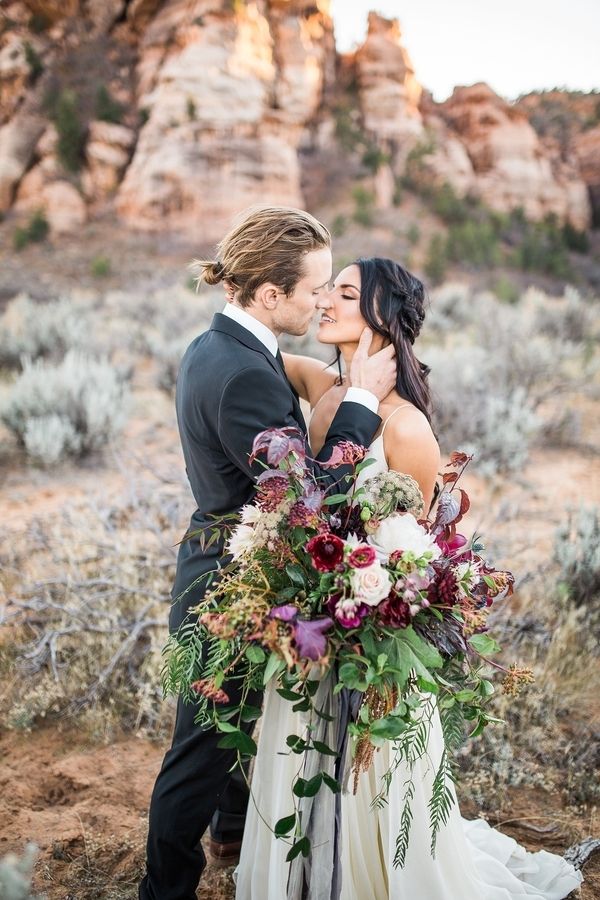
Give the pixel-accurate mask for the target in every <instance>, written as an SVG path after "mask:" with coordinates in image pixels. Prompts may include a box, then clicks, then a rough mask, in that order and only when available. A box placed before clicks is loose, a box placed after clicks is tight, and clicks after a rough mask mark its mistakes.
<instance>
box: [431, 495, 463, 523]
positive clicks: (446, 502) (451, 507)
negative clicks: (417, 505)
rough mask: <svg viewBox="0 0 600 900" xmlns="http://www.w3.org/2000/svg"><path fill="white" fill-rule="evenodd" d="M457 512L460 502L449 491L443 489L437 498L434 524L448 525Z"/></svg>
mask: <svg viewBox="0 0 600 900" xmlns="http://www.w3.org/2000/svg"><path fill="white" fill-rule="evenodd" d="M459 512H460V503H459V502H458V500H456V499H455V498H454V497H453V496H452V494H451V493H450V492H449V491H443V492H442V493H441V494H440V498H439V500H438V508H437V515H436V517H435V524H436V526H438V525H449V524H450V522H454V520H455V519H456V517H457V516H458V514H459Z"/></svg>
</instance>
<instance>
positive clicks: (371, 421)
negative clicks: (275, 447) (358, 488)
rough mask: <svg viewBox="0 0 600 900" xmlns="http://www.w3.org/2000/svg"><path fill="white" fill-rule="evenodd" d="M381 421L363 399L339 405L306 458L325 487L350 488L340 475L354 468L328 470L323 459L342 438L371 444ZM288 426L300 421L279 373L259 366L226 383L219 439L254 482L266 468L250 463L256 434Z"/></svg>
mask: <svg viewBox="0 0 600 900" xmlns="http://www.w3.org/2000/svg"><path fill="white" fill-rule="evenodd" d="M380 422H381V419H380V417H379V416H378V415H377V414H376V413H373V412H371V410H369V409H367V407H366V406H363V405H362V404H360V403H353V402H345V403H341V404H340V407H339V409H338V411H337V413H336V415H335V418H334V420H333V422H332V423H331V426H330V428H329V431H328V432H327V437H326V439H325V443H324V445H323V447H322V449H321V451H320V452H319V455H318V457H317V459H316V461H312V460H310V459H307V465H308V466H309V467H310V468H311V469H312V470H313V472H314V475H315V476H316V477H317V478H318V480H319V484H320V485H321V487H323V488H331V487H334V486H337V487H338V489H339V491H340V492H342V493H345V492H346V488H347V482H346V481H345V480H342V479H343V477H344V476H345V475H346V474H349V473H350V472H351V471H352V467H351V466H337V467H336V468H333V469H324V468H322V466H320V465H319V462H327V460H328V459H329V457H330V456H331V452H332V450H333V447H334V446H335V444H337V443H339V441H353V442H354V443H357V444H362V445H363V446H368V445H369V444H370V443H371V440H372V438H373V435H374V434H375V432H376V431H377V429H378V427H379V424H380ZM284 427H288V428H290V427H292V428H299V425H298V422H297V421H296V419H295V418H294V415H293V408H292V403H291V394H290V392H289V390H288V389H287V387H286V385H285V383H284V382H283V381H282V379H281V378H280V376H279V375H277V373H276V372H271V371H269V370H268V369H266V368H264V367H259V366H252V367H249V368H246V369H242V370H241V371H240V372H238V373H236V374H235V375H234V376H233V378H231V379H230V381H229V382H228V383H227V385H226V386H225V389H224V391H223V395H222V397H221V401H220V404H219V416H218V431H219V437H220V440H221V444H222V445H223V449H224V451H225V453H226V454H227V456H228V457H229V459H230V460H231V461H232V462H233V463H235V465H236V466H237V467H238V468H239V469H241V470H242V471H243V472H245V473H246V474H247V475H248V477H249V478H251V479H252V480H254V479H255V478H256V477H257V476H258V475H260V473H261V472H263V471H264V467H263V466H262V465H261V464H260V463H259V462H258V461H256V462H254V463H252V464H251V463H250V462H249V459H248V457H249V455H250V453H251V451H252V444H253V442H254V438H255V437H256V435H257V434H258V433H259V432H261V431H264V430H265V429H266V428H284ZM305 443H306V453H307V456H308V457H311V456H312V453H311V450H310V447H309V446H308V443H307V442H305Z"/></svg>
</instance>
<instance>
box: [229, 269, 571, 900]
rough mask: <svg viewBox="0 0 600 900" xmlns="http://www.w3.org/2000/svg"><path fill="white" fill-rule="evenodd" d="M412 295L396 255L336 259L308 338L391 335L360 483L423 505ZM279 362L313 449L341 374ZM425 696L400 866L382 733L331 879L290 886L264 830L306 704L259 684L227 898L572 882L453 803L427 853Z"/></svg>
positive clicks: (334, 896)
mask: <svg viewBox="0 0 600 900" xmlns="http://www.w3.org/2000/svg"><path fill="white" fill-rule="evenodd" d="M423 306H424V290H423V285H422V283H421V282H420V281H419V280H418V279H417V278H416V277H415V276H414V275H412V274H411V273H410V272H408V271H407V270H406V269H404V268H402V266H400V265H399V264H398V263H395V262H393V261H391V260H388V259H381V258H374V259H359V260H358V261H357V262H356V263H353V264H352V265H349V266H347V267H346V268H345V269H343V270H342V271H341V272H340V274H339V275H338V277H337V278H336V280H335V282H334V284H333V287H332V290H331V291H330V292H328V293H326V294H324V295H323V296H322V297H320V298H319V301H318V303H317V308H318V309H319V310H320V314H321V318H320V323H319V332H318V339H319V341H320V342H321V343H323V344H332V345H335V346H336V347H337V362H338V366H339V361H340V357H342V358H343V360H344V363H345V369H346V372H349V371H350V362H351V360H352V357H353V355H354V353H355V351H356V348H357V346H358V341H359V338H360V335H361V334H362V332H363V329H364V328H365V326H369V327H370V328H371V330H372V332H373V335H374V336H373V341H372V344H371V352H375V351H376V350H379V349H381V347H383V346H384V345H386V344H389V343H390V342H392V343H393V344H394V347H395V350H396V359H397V363H398V376H397V383H396V388H395V390H393V391H392V392H391V393H390V394H389V396H388V397H386V398H385V400H384V401H383V402H382V403H381V404H380V406H379V414H380V416H381V418H382V425H381V428H380V431H379V433H378V434H376V436H375V438H374V440H373V442H372V443H371V446H370V447H369V456H370V457H371V458H372V459H373V462H372V463H371V465H369V466H368V467H366V468H365V469H364V470H363V472H361V474H360V476H359V484H360V483H361V481H362V480H363V478H370V477H372V476H373V475H375V474H377V473H378V472H381V471H385V470H387V469H395V470H397V471H399V472H405V473H407V474H409V475H412V476H413V478H415V479H416V481H417V482H418V484H419V486H420V488H421V491H422V493H423V497H424V500H425V509H426V510H427V509H429V507H430V505H431V503H432V502H433V500H434V495H435V486H436V476H437V474H438V470H439V468H440V451H439V447H438V443H437V440H436V437H435V435H434V432H433V430H432V427H431V418H430V399H429V389H428V386H427V374H428V371H429V370H428V368H427V367H426V366H425V365H423V364H422V363H420V362H419V361H418V360H417V358H416V357H415V355H414V352H413V346H412V345H413V343H414V341H415V339H416V338H417V336H418V334H419V332H420V329H421V326H422V324H423V320H424V317H425V312H424V308H423ZM284 363H285V367H286V372H287V375H288V378H289V380H290V381H291V382H292V384H293V386H294V387H295V389H296V390H297V391H298V393H299V394H300V396H301V397H303V398H304V399H305V400H308V402H309V404H310V407H311V410H312V414H311V418H310V426H309V432H310V445H311V448H312V450H313V453H315V454H316V453H317V452H318V450H319V448H320V447H321V445H322V444H323V441H324V439H325V435H326V433H327V431H328V429H329V425H330V424H331V421H332V419H333V416H334V414H335V411H336V409H337V407H338V405H339V403H340V402H341V401H342V399H343V397H344V394H345V392H346V389H347V387H348V384H347V382H346V380H345V377H344V376H343V375H341V374H339V375H338V374H336V373H335V372H334V371H333V370H332V368H331V367H329V368H326V369H324V368H323V365H322V363H320V362H318V361H317V360H315V359H311V358H310V357H305V356H295V355H289V354H284ZM340 372H341V369H340ZM431 704H432V708H431V714H432V728H431V732H430V736H429V743H428V747H427V755H426V756H425V757H422V758H420V759H418V760H417V761H416V763H415V764H414V768H413V769H412V777H413V782H414V785H415V790H414V796H413V800H412V804H411V808H412V813H413V821H412V826H411V832H410V842H409V846H408V852H407V854H406V860H405V865H404V866H403V867H402V868H394V866H393V864H392V860H393V858H394V855H395V841H396V835H397V834H398V832H399V830H400V814H401V810H402V805H403V798H404V793H405V790H406V783H407V781H408V780H409V778H410V774H411V771H410V769H409V765H408V763H406V762H404V761H403V762H402V764H401V765H400V766H399V767H398V768H397V769H396V770H395V772H394V775H393V777H392V779H391V784H390V787H389V793H388V796H387V803H386V804H385V805H383V806H378V807H375V808H373V809H372V808H371V807H372V801H373V800H374V798H375V797H376V796H377V794H379V792H380V791H381V788H382V784H381V777H382V775H383V774H384V773H385V772H386V770H387V769H388V768H389V766H390V763H391V762H392V759H393V749H390V743H389V742H387V743H386V745H385V746H384V747H382V748H381V749H380V750H378V751H377V752H376V753H375V755H374V760H373V763H372V765H371V768H370V769H369V771H367V772H365V773H363V774H362V775H361V777H360V780H359V784H358V790H357V792H356V794H353V793H351V792H350V793H347V794H343V795H342V801H341V859H340V863H341V865H340V866H339V867H338V868H339V870H340V871H341V886H340V885H339V884H336V883H335V879H334V878H333V877H332V873H325V874H323V873H321V874H320V877H318V878H317V877H315V873H313V877H312V878H311V880H310V888H309V891H308V893H302V892H300V893H298V892H297V890H296V891H295V889H293V888H291V887H289V886H288V874H289V869H290V865H289V863H286V861H285V857H286V855H287V852H288V850H289V845H288V844H287V843H286V842H285V841H282V840H277V839H276V838H275V837H274V836H273V833H272V829H273V827H274V825H275V823H276V822H277V820H278V819H280V818H282V817H284V816H288V815H289V814H290V812H292V811H293V804H292V793H291V785H292V781H293V779H294V776H295V775H296V774H298V772H297V770H298V766H299V757H298V756H297V755H295V754H293V753H291V752H290V751H289V749H288V748H287V746H286V742H285V740H286V736H287V735H289V734H298V735H302V734H303V729H304V734H306V727H307V721H306V718H305V716H306V714H304V713H302V712H293V710H292V704H291V703H289V702H288V701H287V700H284V699H282V698H281V697H280V696H279V695H278V694H277V693H276V690H275V687H274V684H273V682H271V683H270V684H269V685H267V688H266V691H265V702H264V707H263V717H262V723H261V730H260V738H259V743H258V754H257V757H256V760H255V766H254V773H253V778H252V785H251V792H252V796H251V800H250V803H249V806H248V813H247V818H246V826H245V831H244V839H243V844H242V850H241V857H240V863H239V866H238V869H237V873H236V876H237V877H236V900H305V897H306V900H513V898H514V900H516V898H523V897H524V898H532V900H561V898H564V897H566V896H567V895H568V894H569V893H570V892H571V891H572V890H574V889H575V888H576V887H577V886H578V885H579V884H580V883H581V880H582V878H581V875H580V874H579V873H578V872H577V871H576V870H575V869H574V868H573V867H572V866H571V865H570V864H568V863H567V862H565V860H563V859H562V858H561V857H559V856H555V855H553V854H551V853H547V852H546V851H544V850H541V851H539V852H538V853H528V852H527V851H526V850H525V849H524V848H523V847H521V846H519V845H518V844H517V843H516V841H514V840H513V839H512V838H509V837H508V836H506V835H504V834H502V833H501V832H499V831H496V830H494V829H492V828H491V827H490V826H489V825H488V824H487V822H485V821H484V820H483V819H477V820H475V821H472V822H468V821H466V820H464V819H462V817H461V815H460V811H459V809H458V805H457V804H456V803H455V804H454V806H453V808H452V811H451V814H450V817H449V820H448V822H447V824H446V825H445V826H443V827H442V828H441V830H440V833H439V835H438V839H437V846H436V854H435V858H434V857H432V856H431V854H430V849H429V848H430V834H429V809H428V806H427V804H428V800H429V798H430V796H431V788H432V782H433V778H434V775H435V772H436V770H437V766H438V764H439V762H440V758H441V755H442V751H443V736H442V730H441V724H440V720H439V715H438V713H437V710H436V709H435V703H434V700H433V698H432V699H431ZM318 797H319V795H317V798H316V799H317V802H318ZM316 882H318V883H316Z"/></svg>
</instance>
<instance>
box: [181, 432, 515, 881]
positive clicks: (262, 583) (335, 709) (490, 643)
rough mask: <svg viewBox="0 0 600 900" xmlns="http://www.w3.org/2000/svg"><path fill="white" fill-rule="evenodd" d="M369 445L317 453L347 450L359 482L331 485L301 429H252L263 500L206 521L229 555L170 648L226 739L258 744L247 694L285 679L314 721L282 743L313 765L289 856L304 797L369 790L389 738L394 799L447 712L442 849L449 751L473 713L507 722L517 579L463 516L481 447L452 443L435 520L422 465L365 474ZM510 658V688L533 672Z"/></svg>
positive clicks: (192, 695) (301, 841)
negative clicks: (471, 467)
mask: <svg viewBox="0 0 600 900" xmlns="http://www.w3.org/2000/svg"><path fill="white" fill-rule="evenodd" d="M366 454H367V451H366V450H365V448H363V447H359V446H356V445H355V444H351V443H349V442H342V443H340V444H339V445H337V446H336V447H335V448H334V451H333V455H332V457H331V459H330V460H329V461H328V463H326V464H323V463H321V465H323V466H324V467H328V466H329V467H332V466H337V465H339V464H341V463H345V464H350V465H351V466H352V475H350V476H346V478H347V479H348V482H349V484H348V492H347V493H335V494H331V493H330V492H328V490H326V489H324V488H323V487H322V486H320V483H319V479H318V478H317V477H315V475H314V474H313V472H312V470H311V469H310V468H309V467H308V466H307V460H306V456H305V445H304V442H303V440H302V436H301V435H300V433H299V432H297V431H296V430H295V429H290V428H283V429H269V430H267V431H264V432H262V433H261V434H259V435H257V437H256V439H255V441H254V446H253V450H252V455H251V460H253V461H254V460H260V461H261V462H262V463H263V465H264V471H263V472H262V473H261V475H260V476H259V477H258V479H257V492H256V497H255V501H254V502H253V503H252V504H251V505H248V506H245V507H244V508H243V509H242V510H241V517H240V518H238V521H237V522H236V524H235V525H234V526H231V524H230V523H228V522H227V521H226V520H220V521H218V522H216V523H215V527H214V529H211V533H210V534H209V535H207V534H206V532H203V533H201V534H200V535H199V536H198V539H199V540H200V541H201V542H212V541H215V540H217V538H218V537H219V536H223V535H224V534H225V537H226V545H227V551H228V554H229V557H230V560H231V561H230V562H228V563H227V564H226V565H224V566H223V567H222V568H221V569H220V570H219V572H218V574H217V577H216V578H215V579H214V581H215V583H214V584H213V583H211V584H210V585H209V588H208V590H207V592H206V594H205V596H204V598H203V599H202V601H201V602H200V603H199V604H198V606H197V607H195V608H194V609H193V610H192V611H191V612H192V613H193V616H192V617H190V620H189V621H186V622H185V623H184V624H183V625H182V626H181V628H180V630H179V632H178V633H177V634H175V635H173V636H172V637H171V638H170V641H169V644H168V645H167V648H166V655H167V659H166V663H165V668H164V671H163V681H164V689H165V692H166V693H173V694H179V693H181V694H183V695H184V697H185V698H186V699H187V700H189V701H193V702H195V703H197V705H198V715H197V719H196V720H197V721H198V722H199V723H200V724H203V725H212V726H215V727H216V728H217V729H219V730H220V731H221V732H222V733H223V738H222V740H221V746H223V747H229V748H235V749H236V750H237V751H238V753H239V754H240V755H243V754H246V755H254V754H255V753H256V750H257V748H256V744H255V742H254V741H253V739H252V738H251V737H250V736H249V734H247V730H248V728H247V727H246V729H244V728H243V727H242V726H243V725H244V723H248V722H251V721H252V720H253V719H256V718H258V717H259V715H260V709H259V708H258V707H256V706H253V705H252V703H251V700H250V699H249V698H250V697H251V696H252V694H253V692H254V691H256V690H261V689H262V688H263V687H264V686H265V685H267V684H268V683H269V682H270V681H271V680H272V679H274V681H275V685H276V689H277V691H278V693H279V694H280V695H281V697H283V698H284V699H285V700H287V701H289V702H290V703H292V704H293V709H294V710H295V711H298V712H301V713H303V715H304V718H305V721H306V723H307V725H306V728H305V729H303V733H302V734H291V735H289V736H288V738H287V748H282V750H283V749H287V751H288V752H292V753H297V754H299V755H304V756H305V760H309V758H310V759H311V764H310V765H304V767H302V766H299V771H302V773H303V774H302V776H301V775H298V776H297V778H296V779H295V781H294V784H293V799H294V813H293V814H292V815H290V816H287V817H285V818H283V819H280V820H279V821H278V822H277V824H276V825H275V829H274V831H275V834H276V835H277V836H278V837H280V838H282V839H284V840H287V841H288V842H289V843H290V845H291V847H290V851H289V853H288V859H289V860H293V859H294V858H295V857H299V856H300V854H302V856H306V855H308V854H309V853H310V852H311V836H310V834H309V833H308V831H309V829H307V825H306V823H307V810H306V803H307V802H308V801H307V798H312V797H314V796H315V795H316V794H317V793H318V792H319V791H320V790H321V789H327V790H330V791H332V792H333V793H334V794H339V792H340V791H341V790H342V789H348V788H349V787H350V786H351V787H352V789H353V790H354V791H355V792H356V789H357V785H358V780H359V777H360V774H361V772H363V771H366V770H367V769H368V768H369V766H370V765H371V762H372V759H373V754H374V752H376V750H377V748H379V747H381V746H382V745H383V744H384V743H385V742H391V744H392V746H393V751H394V752H393V756H392V758H393V762H392V765H391V766H390V768H389V770H388V772H386V774H385V776H384V778H383V783H382V788H381V792H380V794H379V795H378V797H377V798H376V802H379V803H385V797H386V786H389V783H390V780H391V777H392V774H393V772H394V770H395V769H396V768H397V767H398V766H399V765H400V763H401V762H402V761H405V762H406V763H407V765H408V767H409V769H410V768H411V767H412V766H413V765H414V763H415V761H416V760H417V759H418V758H419V757H421V756H423V755H424V754H425V753H426V751H427V738H428V734H429V729H430V727H431V718H432V715H433V714H434V710H436V709H437V711H439V715H440V718H441V723H442V729H443V734H444V741H445V750H444V753H443V756H442V759H441V762H440V764H439V767H438V769H437V771H436V774H435V778H434V782H433V790H432V797H431V800H430V803H429V809H430V824H431V836H432V841H431V852H432V853H434V852H435V841H436V835H437V833H438V831H439V829H440V827H441V826H442V825H443V824H444V822H445V821H446V820H447V817H448V814H449V811H450V808H451V806H452V803H453V798H454V793H453V789H452V783H453V770H452V759H451V757H452V752H453V750H455V749H456V748H457V747H458V745H459V744H460V743H461V742H462V740H463V735H464V731H465V725H466V724H468V725H469V729H470V736H476V735H478V734H480V733H481V732H482V730H483V729H484V728H485V726H486V725H487V724H488V723H489V722H490V721H496V720H494V719H493V717H492V716H491V715H490V714H489V713H488V712H487V711H486V706H487V704H488V701H489V699H490V696H491V695H492V693H493V692H494V687H493V684H492V682H491V681H489V680H488V679H487V678H486V677H485V668H486V666H487V664H491V665H493V666H495V667H496V668H498V669H503V667H502V666H500V665H499V664H498V663H497V662H492V661H491V660H490V659H489V657H490V655H492V654H494V653H495V652H497V651H498V650H499V649H500V648H499V646H498V644H497V643H496V641H495V640H494V638H493V637H492V636H491V635H490V634H489V632H488V630H487V626H486V619H487V616H488V614H489V612H490V609H491V608H492V606H493V604H494V603H496V602H497V601H498V600H499V599H500V598H503V597H506V596H508V595H510V594H511V593H512V587H513V576H512V574H511V573H510V572H507V571H498V570H496V569H495V568H494V567H493V566H492V565H490V563H489V562H487V561H486V559H485V558H484V556H483V555H482V553H483V551H484V547H483V544H482V542H481V540H480V538H479V537H478V536H477V535H475V536H472V537H471V538H469V539H468V538H467V537H466V536H465V535H463V534H461V533H460V532H459V531H458V530H457V526H458V525H459V523H460V521H461V519H462V517H463V516H464V514H465V513H466V511H467V510H468V508H469V499H468V496H467V494H466V493H465V491H464V490H463V489H462V488H459V487H457V483H458V481H459V479H460V477H461V475H462V473H463V471H464V469H465V467H466V466H467V464H468V462H469V460H470V459H471V457H470V456H467V455H466V454H464V453H453V454H452V455H451V457H450V461H449V464H448V466H447V467H446V469H447V471H445V472H444V473H443V475H442V478H443V486H442V488H441V491H440V493H439V496H438V499H437V503H436V506H435V514H432V516H431V518H424V517H423V497H422V494H421V492H420V490H419V487H418V485H417V483H416V482H415V481H414V479H413V478H411V477H410V476H408V475H403V474H399V473H397V472H393V471H390V472H384V473H381V474H377V475H375V476H374V477H372V478H368V477H367V476H368V469H366V467H367V466H368V465H369V464H370V462H371V460H370V459H368V458H365V457H366ZM365 470H366V471H365ZM361 473H362V474H361ZM359 476H360V477H359ZM503 671H504V682H503V687H504V690H505V691H507V692H508V693H510V694H516V693H518V690H519V688H520V686H521V685H522V684H524V683H527V682H528V681H531V680H532V676H531V672H530V671H529V670H525V669H520V668H518V667H517V666H516V665H515V666H511V667H510V668H508V669H503ZM231 685H235V686H236V688H237V689H236V702H233V701H232V700H231V699H230V697H229V695H228V694H227V689H229V690H231V688H230V687H229V686H231ZM324 685H327V687H326V688H324V687H323V686H324ZM325 694H326V695H327V696H326V697H325ZM342 701H343V702H342ZM336 702H337V703H338V705H337V706H334V705H332V704H335V703H336ZM305 776H310V777H305ZM411 798H412V792H411V787H410V784H409V785H408V787H407V790H406V793H405V809H404V810H403V812H402V815H401V819H400V821H401V823H402V828H401V832H400V834H399V835H398V836H397V841H396V854H395V859H394V865H396V866H398V865H404V861H405V856H406V850H407V846H408V839H409V831H410V818H411V817H410V801H411ZM311 802H312V801H311ZM303 803H304V804H305V805H304V807H303Z"/></svg>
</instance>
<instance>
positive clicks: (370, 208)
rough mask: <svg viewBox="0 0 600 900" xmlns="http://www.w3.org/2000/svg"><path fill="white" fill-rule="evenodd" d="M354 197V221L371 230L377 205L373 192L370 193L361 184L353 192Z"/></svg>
mask: <svg viewBox="0 0 600 900" xmlns="http://www.w3.org/2000/svg"><path fill="white" fill-rule="evenodd" d="M352 197H353V199H354V214H353V219H354V221H355V222H357V223H358V224H359V225H363V226H364V227H365V228H370V227H371V225H372V224H373V213H374V205H375V195H374V194H373V191H369V190H367V188H365V187H363V186H362V185H360V184H359V185H357V186H356V187H355V188H354V189H353V190H352Z"/></svg>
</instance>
